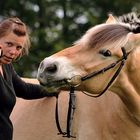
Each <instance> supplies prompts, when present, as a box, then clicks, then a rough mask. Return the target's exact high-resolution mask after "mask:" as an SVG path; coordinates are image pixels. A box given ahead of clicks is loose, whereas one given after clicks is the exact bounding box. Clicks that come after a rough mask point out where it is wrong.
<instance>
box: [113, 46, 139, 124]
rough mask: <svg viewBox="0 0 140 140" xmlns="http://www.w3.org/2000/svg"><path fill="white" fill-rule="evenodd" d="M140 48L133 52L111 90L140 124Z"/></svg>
mask: <svg viewBox="0 0 140 140" xmlns="http://www.w3.org/2000/svg"><path fill="white" fill-rule="evenodd" d="M139 60H140V47H139V48H137V49H135V50H134V51H132V53H131V54H130V55H129V57H128V60H126V61H127V62H126V64H125V67H124V68H123V70H122V71H121V73H120V75H119V76H118V79H117V80H116V82H115V83H114V84H113V86H112V88H111V90H112V91H113V92H115V93H116V94H117V95H118V96H119V97H120V98H121V100H122V101H123V103H124V104H125V105H126V107H127V110H128V112H129V114H130V116H131V117H132V118H135V120H137V121H138V122H139V124H140V63H139Z"/></svg>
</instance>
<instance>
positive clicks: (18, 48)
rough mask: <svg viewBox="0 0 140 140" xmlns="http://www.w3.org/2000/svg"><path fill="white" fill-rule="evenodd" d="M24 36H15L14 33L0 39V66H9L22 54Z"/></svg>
mask: <svg viewBox="0 0 140 140" xmlns="http://www.w3.org/2000/svg"><path fill="white" fill-rule="evenodd" d="M25 41H26V36H17V35H15V34H14V33H12V32H11V33H9V34H8V35H6V36H4V37H2V38H0V47H1V49H2V57H1V58H0V64H9V63H11V62H12V61H13V60H15V59H16V58H17V57H18V56H19V55H20V54H21V52H22V50H23V47H24V44H25Z"/></svg>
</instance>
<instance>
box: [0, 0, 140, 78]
mask: <svg viewBox="0 0 140 140" xmlns="http://www.w3.org/2000/svg"><path fill="white" fill-rule="evenodd" d="M0 9H1V10H0V18H5V17H9V16H17V17H19V18H21V19H22V20H23V21H24V22H25V23H26V24H27V25H28V26H29V30H30V36H31V43H32V48H31V50H30V53H29V56H25V57H23V58H22V59H21V60H20V61H19V62H16V63H14V65H15V68H16V70H17V72H18V73H19V74H20V75H21V76H28V77H34V76H35V74H36V71H37V68H38V66H39V63H40V61H41V60H42V59H43V58H45V57H47V56H50V55H52V54H53V53H55V52H57V51H59V50H62V49H64V48H66V47H69V46H71V45H72V43H73V42H74V41H76V40H77V39H79V38H80V37H81V36H82V35H83V34H84V32H85V31H86V30H87V29H88V28H90V27H92V26H94V25H96V24H99V23H101V22H104V21H105V20H106V19H107V15H108V13H114V15H122V14H124V13H128V12H131V11H138V12H139V10H140V5H139V0H133V1H132V0H125V1H123V0H94V1H93V0H26V1H24V0H7V1H6V2H5V0H1V1H0Z"/></svg>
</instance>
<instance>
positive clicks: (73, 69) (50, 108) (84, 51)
mask: <svg viewBox="0 0 140 140" xmlns="http://www.w3.org/2000/svg"><path fill="white" fill-rule="evenodd" d="M139 32H140V31H139V18H138V16H136V15H135V14H132V15H127V16H123V17H121V18H117V17H113V16H112V15H109V18H108V20H107V21H106V23H102V24H99V25H96V26H94V27H92V28H91V29H89V30H88V31H87V32H86V33H85V34H84V35H83V36H82V37H81V38H80V39H79V40H77V41H76V42H75V43H74V44H73V45H72V47H69V48H66V49H64V50H62V51H60V52H57V53H55V54H53V55H52V56H50V57H47V58H45V59H44V60H43V61H42V62H41V63H40V66H39V68H38V76H37V78H38V81H39V83H40V84H42V85H43V86H45V87H46V90H48V92H49V93H50V94H51V93H52V92H60V93H59V95H58V97H59V98H58V100H59V103H58V104H59V107H58V112H59V122H60V124H61V128H62V129H63V131H65V129H66V123H67V121H68V120H67V112H68V102H69V94H68V91H66V90H70V91H69V92H70V93H73V94H74V95H75V96H76V99H75V100H76V102H75V108H76V109H75V111H74V114H73V115H74V116H72V118H73V119H72V122H71V123H72V124H71V127H70V130H71V133H70V137H65V134H63V136H61V135H57V132H58V130H57V127H56V126H55V121H56V120H55V116H54V114H55V104H56V98H55V97H51V98H43V99H39V100H33V101H25V100H22V99H20V100H19V99H18V101H17V105H16V106H15V108H14V111H13V112H12V115H11V119H12V122H13V125H14V140H23V139H24V140H25V139H26V140H42V139H43V140H66V139H71V140H93V139H96V140H139V139H140V92H139V91H140V85H139V80H140V76H139V75H140V72H139V68H140V64H139V56H140V51H139V50H140V45H139V44H140V42H139V39H140V34H139ZM38 81H36V82H38ZM87 95H88V96H87ZM97 97H98V98H97Z"/></svg>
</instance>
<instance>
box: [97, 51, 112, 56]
mask: <svg viewBox="0 0 140 140" xmlns="http://www.w3.org/2000/svg"><path fill="white" fill-rule="evenodd" d="M99 53H100V54H102V55H104V56H111V51H110V50H100V51H99Z"/></svg>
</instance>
